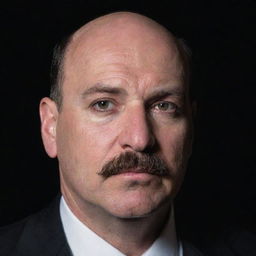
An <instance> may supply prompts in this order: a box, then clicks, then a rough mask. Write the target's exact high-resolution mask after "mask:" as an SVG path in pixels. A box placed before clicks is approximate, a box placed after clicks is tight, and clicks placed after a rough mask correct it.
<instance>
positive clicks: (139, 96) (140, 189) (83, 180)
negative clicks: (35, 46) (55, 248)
mask: <svg viewBox="0 0 256 256" xmlns="http://www.w3.org/2000/svg"><path fill="white" fill-rule="evenodd" d="M126 37H127V38H126ZM145 37H146V35H145ZM145 37H144V39H145V40H143V35H142V37H140V39H136V38H131V37H129V35H127V34H125V33H120V34H119V41H118V43H116V41H115V40H114V38H113V37H111V36H107V37H106V38H105V37H100V38H98V40H96V38H95V37H94V38H93V39H94V40H92V39H91V38H89V39H85V38H83V37H82V36H81V38H80V39H76V40H77V42H72V44H73V45H71V47H70V49H69V51H68V53H67V58H66V61H65V67H64V73H65V75H64V84H63V91H62V92H63V103H62V109H61V111H60V112H59V114H58V118H57V126H56V147H57V156H58V159H59V165H60V176H61V186H62V193H63V194H64V196H67V197H69V198H72V200H74V201H75V202H76V204H78V205H79V207H82V208H83V207H84V208H88V206H89V205H90V206H92V207H96V208H98V209H101V210H103V211H104V212H107V213H108V214H111V215H114V216H118V217H133V216H144V215H147V214H150V213H152V212H153V211H155V210H156V209H158V208H159V207H160V206H161V205H162V204H163V203H164V202H167V201H170V199H171V198H172V197H173V196H174V195H175V194H176V192H177V190H178V188H179V186H180V183H181V181H182V178H183V174H184V168H185V165H186V161H187V159H188V157H189V154H190V146H191V145H190V144H191V134H190V130H191V120H190V116H191V113H190V106H189V101H188V96H187V88H185V86H184V84H183V82H182V77H181V73H182V66H181V63H180V61H179V56H178V53H177V50H176V48H175V46H174V44H173V43H170V42H169V41H168V40H167V39H166V38H164V39H163V38H162V39H161V38H160V39H157V38H155V37H152V38H151V37H149V36H148V38H145ZM147 40H148V41H147ZM125 152H133V153H135V154H136V155H138V156H142V155H144V154H146V153H149V155H152V154H153V155H155V156H157V157H158V158H160V159H161V160H163V161H164V162H165V164H166V166H167V167H168V172H169V175H164V176H161V175H152V174H148V173H147V170H144V171H142V170H136V169H135V168H130V169H128V170H123V171H122V173H120V174H117V175H110V176H109V177H104V176H102V175H99V172H100V171H101V169H102V167H103V166H104V165H105V164H106V163H108V162H109V161H111V160H113V159H114V158H115V157H118V156H119V155H120V154H122V153H125Z"/></svg>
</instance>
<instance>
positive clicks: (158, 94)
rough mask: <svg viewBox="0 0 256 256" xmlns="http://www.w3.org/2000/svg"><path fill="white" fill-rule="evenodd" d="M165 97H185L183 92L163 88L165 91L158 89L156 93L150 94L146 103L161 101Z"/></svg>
mask: <svg viewBox="0 0 256 256" xmlns="http://www.w3.org/2000/svg"><path fill="white" fill-rule="evenodd" d="M167 96H174V97H180V98H183V97H184V96H185V93H184V90H182V89H176V88H175V89H174V88H173V89H172V88H165V89H159V90H157V91H154V92H152V93H151V94H150V95H149V97H148V101H151V100H155V99H161V98H164V97H167Z"/></svg>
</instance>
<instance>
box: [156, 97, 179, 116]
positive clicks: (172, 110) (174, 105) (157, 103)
mask: <svg viewBox="0 0 256 256" xmlns="http://www.w3.org/2000/svg"><path fill="white" fill-rule="evenodd" d="M161 103H167V104H169V105H171V106H173V108H172V109H170V110H161V109H155V107H156V106H158V105H159V104H161ZM151 108H152V109H153V110H156V111H161V112H164V113H176V112H177V111H178V109H179V107H178V105H177V104H175V103H174V102H172V101H168V100H161V101H158V102H155V103H154V104H152V106H151Z"/></svg>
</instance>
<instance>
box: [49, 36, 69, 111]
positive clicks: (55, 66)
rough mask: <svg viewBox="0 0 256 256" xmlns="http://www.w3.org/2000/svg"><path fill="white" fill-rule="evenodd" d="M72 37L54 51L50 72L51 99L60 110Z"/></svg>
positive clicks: (57, 45) (59, 44)
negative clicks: (67, 54) (66, 58)
mask: <svg viewBox="0 0 256 256" xmlns="http://www.w3.org/2000/svg"><path fill="white" fill-rule="evenodd" d="M72 35H73V34H71V35H68V36H66V37H64V38H63V39H62V40H61V41H60V42H59V43H57V44H56V45H55V47H54V49H53V55H52V63H51V71H50V84H51V88H50V98H51V99H52V100H53V101H55V103H56V105H57V107H58V110H60V109H61V106H62V96H63V95H62V84H63V80H64V59H65V55H66V50H67V48H68V45H69V43H70V41H71V38H72Z"/></svg>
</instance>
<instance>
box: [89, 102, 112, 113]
mask: <svg viewBox="0 0 256 256" xmlns="http://www.w3.org/2000/svg"><path fill="white" fill-rule="evenodd" d="M100 103H107V104H112V105H113V106H114V105H115V103H114V102H113V101H112V100H108V99H100V100H97V101H95V102H93V103H92V104H91V107H92V108H93V109H94V110H95V111H98V112H109V111H111V110H105V109H100V108H98V107H99V104H100ZM97 106H98V107H97Z"/></svg>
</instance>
